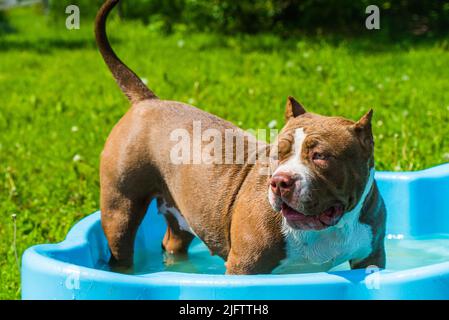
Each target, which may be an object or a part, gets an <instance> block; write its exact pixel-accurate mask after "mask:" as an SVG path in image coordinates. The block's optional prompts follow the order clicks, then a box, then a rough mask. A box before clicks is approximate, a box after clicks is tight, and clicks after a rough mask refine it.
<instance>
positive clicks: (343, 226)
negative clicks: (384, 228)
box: [273, 169, 374, 273]
mask: <svg viewBox="0 0 449 320" xmlns="http://www.w3.org/2000/svg"><path fill="white" fill-rule="evenodd" d="M373 182H374V169H372V170H371V172H370V177H369V180H368V183H367V184H366V186H365V190H364V192H363V194H362V197H361V199H360V201H359V202H358V204H357V205H356V207H355V208H354V209H353V210H351V211H349V212H346V213H345V214H344V215H343V217H342V218H341V220H340V221H339V222H338V223H337V224H336V225H335V226H333V227H329V228H327V229H324V230H320V231H315V230H297V229H293V228H291V227H290V226H289V225H288V224H287V222H286V221H285V218H284V220H283V226H282V231H283V234H284V237H285V241H286V251H287V252H286V255H287V257H286V259H284V260H283V261H282V262H281V264H280V265H279V266H278V267H277V268H276V269H275V270H274V271H273V272H274V273H298V272H322V271H328V270H329V269H331V268H333V267H335V266H337V265H339V264H341V263H343V262H345V261H348V260H351V259H363V258H365V257H367V256H368V255H369V254H370V253H371V251H372V246H371V241H372V230H371V227H370V226H369V225H367V224H364V223H361V222H360V221H359V217H360V212H361V210H362V207H363V203H364V201H365V199H366V197H367V195H368V193H369V191H370V189H371V187H372V185H373Z"/></svg>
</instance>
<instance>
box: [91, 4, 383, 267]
mask: <svg viewBox="0 0 449 320" xmlns="http://www.w3.org/2000/svg"><path fill="white" fill-rule="evenodd" d="M117 3H118V0H110V1H107V2H106V3H105V4H104V5H103V7H102V8H101V9H100V11H99V13H98V15H97V21H96V39H97V43H98V46H99V49H100V51H101V54H102V55H103V58H104V60H105V62H106V64H107V65H108V67H109V69H110V70H111V71H112V74H113V75H114V77H115V79H116V80H117V82H118V84H119V86H120V88H121V89H122V91H123V92H124V93H125V94H126V95H127V97H128V98H129V99H130V101H131V103H132V107H131V109H130V110H129V111H128V112H127V113H126V114H125V115H124V116H123V118H122V119H121V120H120V121H119V122H118V123H117V125H116V126H115V127H114V129H113V130H112V132H111V134H110V136H109V137H108V139H107V142H106V145H105V147H104V150H103V153H102V155H101V168H100V176H101V177H100V178H101V179H100V180H101V212H102V217H101V218H102V225H103V229H104V232H105V234H106V237H107V240H108V243H109V247H110V249H111V253H112V257H111V261H110V263H111V265H112V266H113V267H115V268H129V267H131V266H132V263H133V246H134V238H135V235H136V231H137V228H138V227H139V224H140V222H141V221H142V219H143V217H144V214H145V212H146V210H147V207H148V204H149V203H150V201H151V200H152V199H155V198H157V199H158V205H159V211H161V212H162V213H163V214H164V216H165V218H166V221H167V226H168V227H167V232H166V234H165V237H164V239H163V248H164V249H165V250H167V251H168V252H170V253H173V254H177V253H186V252H187V249H188V246H189V244H190V242H191V241H192V239H193V238H194V236H198V237H199V238H200V239H201V240H202V241H203V242H204V243H205V244H206V245H207V246H208V248H209V249H210V251H211V253H213V254H217V255H219V256H220V257H222V258H223V259H224V260H225V261H226V268H227V273H228V274H254V273H269V272H272V271H273V270H274V271H277V270H279V271H282V270H283V268H284V267H286V266H290V267H291V266H294V267H295V268H296V269H295V270H296V272H303V271H320V270H328V269H330V268H331V267H333V266H335V265H338V264H340V263H342V262H345V261H350V264H351V267H352V268H361V267H366V266H368V265H376V266H378V267H384V266H385V253H384V234H385V208H384V205H383V201H382V198H381V197H380V195H379V192H378V189H377V186H376V184H375V182H374V179H373V174H374V169H373V167H374V160H373V136H372V133H371V117H372V111H370V112H368V113H367V114H366V115H365V116H363V117H362V118H361V119H360V120H359V121H358V122H353V121H350V120H346V119H343V118H339V117H324V116H319V115H316V114H312V113H308V112H306V111H305V110H304V108H303V107H302V106H301V105H300V104H299V103H298V102H297V101H296V100H294V99H293V98H291V97H289V98H288V101H287V108H286V114H285V115H286V125H285V127H284V128H283V129H282V131H281V132H280V134H279V136H278V138H277V144H274V145H266V144H264V143H262V142H260V141H256V140H255V139H254V138H252V137H251V136H250V135H248V134H247V133H246V132H244V131H243V130H241V129H239V128H237V127H236V126H234V125H233V124H231V123H229V122H226V121H224V120H222V119H220V118H218V117H215V116H213V115H211V114H208V113H206V112H204V111H201V110H199V109H196V108H194V107H192V106H189V105H186V104H182V103H179V102H173V101H166V100H160V99H158V98H157V97H156V96H155V94H154V93H153V92H151V91H150V90H149V89H148V88H147V87H146V86H145V85H144V84H143V83H142V81H141V80H140V79H139V78H138V77H137V76H136V75H135V74H134V73H133V72H132V71H131V70H130V69H129V68H128V67H127V66H126V65H125V64H123V63H122V62H121V61H120V60H119V58H118V57H117V56H116V55H115V53H114V52H113V50H112V48H111V47H110V45H109V42H108V39H107V36H106V31H105V24H106V18H107V16H108V14H109V12H110V11H111V9H112V8H113V7H114V6H115V5H116V4H117ZM198 122H200V123H201V127H202V128H206V129H208V130H209V129H213V130H215V132H217V131H218V132H220V133H227V132H229V131H232V133H233V138H232V141H233V143H232V145H231V151H233V152H234V153H235V154H234V155H235V157H236V158H238V157H239V156H240V155H239V152H238V151H237V150H240V149H238V148H239V145H238V143H237V142H235V143H234V141H241V142H242V144H241V145H240V147H241V146H243V150H244V151H245V152H243V156H242V157H241V158H240V160H241V161H234V162H233V161H227V160H229V158H226V157H227V156H225V155H224V154H226V151H229V150H228V149H227V148H228V145H226V143H227V141H225V138H223V137H222V138H221V140H219V141H215V142H219V143H218V147H217V148H216V149H214V150H213V151H211V150H209V151H210V152H209V153H208V155H209V156H212V159H213V161H208V162H205V161H195V156H196V155H197V153H198V152H195V150H194V152H193V158H194V160H193V163H192V162H189V161H180V162H179V161H174V160H173V155H174V154H176V152H174V150H177V149H176V148H177V145H176V144H175V143H174V140H173V133H176V132H178V135H179V134H180V135H181V136H182V133H183V132H184V133H185V132H187V133H188V135H190V136H193V139H195V131H196V130H198V128H197V123H198ZM180 130H181V131H180ZM206 131H207V130H206ZM200 132H201V133H203V132H202V131H201V130H200ZM175 135H176V134H175ZM224 135H225V136H226V134H224ZM187 138H190V137H187ZM234 139H235V140H234ZM188 141H190V140H188ZM206 142H209V140H208V139H206V141H204V140H201V141H200V142H199V144H200V147H203V146H205V145H206ZM194 144H195V143H194V142H192V143H190V142H189V146H191V147H193V149H195V146H194ZM228 144H229V143H228ZM215 146H217V145H215ZM276 146H278V149H279V150H276V149H277V148H276ZM225 149H226V150H225ZM255 150H257V151H255ZM277 151H278V152H277ZM206 153H207V152H206ZM255 154H269V155H271V156H273V155H279V161H277V162H275V163H276V164H275V167H274V169H275V170H274V173H273V174H272V175H268V176H267V175H265V174H261V172H264V170H265V169H267V168H270V165H271V164H270V163H268V164H267V162H266V161H265V162H264V161H259V160H257V161H252V160H253V159H254V157H255ZM234 155H233V156H234ZM191 158H192V157H191V156H190V154H188V156H187V157H185V158H183V159H184V160H186V159H187V160H191ZM175 160H176V159H175ZM197 160H198V159H197ZM217 160H220V161H217ZM231 160H234V158H231ZM235 162H238V163H235Z"/></svg>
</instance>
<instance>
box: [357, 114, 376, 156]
mask: <svg viewBox="0 0 449 320" xmlns="http://www.w3.org/2000/svg"><path fill="white" fill-rule="evenodd" d="M372 118H373V109H370V110H369V111H368V112H367V113H365V114H364V115H363V116H362V117H361V118H360V120H359V121H357V122H356V123H355V124H354V125H353V126H352V129H353V130H354V132H355V133H356V134H357V136H358V137H359V139H360V143H361V144H362V146H363V147H364V148H366V149H368V150H372V148H373V146H374V138H373V130H372V125H371V120H372Z"/></svg>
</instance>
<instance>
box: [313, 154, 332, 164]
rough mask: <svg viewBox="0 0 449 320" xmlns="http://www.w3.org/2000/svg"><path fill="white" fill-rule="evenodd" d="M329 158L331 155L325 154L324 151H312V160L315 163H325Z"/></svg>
mask: <svg viewBox="0 0 449 320" xmlns="http://www.w3.org/2000/svg"><path fill="white" fill-rule="evenodd" d="M328 159H329V157H328V156H327V155H325V154H324V153H321V152H313V153H312V160H313V161H314V162H315V163H318V164H323V163H324V162H325V161H327V160H328Z"/></svg>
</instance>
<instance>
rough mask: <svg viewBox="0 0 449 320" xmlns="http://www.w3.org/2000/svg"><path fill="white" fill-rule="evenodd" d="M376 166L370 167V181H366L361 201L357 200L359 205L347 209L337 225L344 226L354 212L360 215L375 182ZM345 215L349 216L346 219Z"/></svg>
mask: <svg viewBox="0 0 449 320" xmlns="http://www.w3.org/2000/svg"><path fill="white" fill-rule="evenodd" d="M375 171H376V170H375V169H374V167H373V168H371V169H370V171H369V177H368V181H367V182H366V185H365V189H364V190H363V193H362V196H361V197H360V200H359V202H357V205H356V206H355V207H354V208H353V209H352V210H350V211H346V212H345V213H344V215H343V218H342V219H341V220H340V221H339V222H338V223H337V224H336V225H335V227H337V228H339V227H343V226H344V225H345V224H346V223H345V222H347V221H348V220H347V219H350V217H351V216H353V215H354V214H356V215H359V213H360V211H361V210H362V208H363V204H364V203H365V200H366V198H367V197H368V194H369V192H370V191H371V188H372V187H373V184H374V173H375ZM345 217H347V218H346V219H345Z"/></svg>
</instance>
